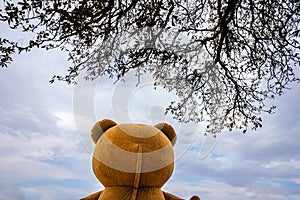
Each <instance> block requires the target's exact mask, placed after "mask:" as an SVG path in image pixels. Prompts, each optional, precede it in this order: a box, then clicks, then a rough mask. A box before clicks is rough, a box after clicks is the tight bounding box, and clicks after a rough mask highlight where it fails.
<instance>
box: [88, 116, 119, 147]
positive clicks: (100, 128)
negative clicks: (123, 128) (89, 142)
mask: <svg viewBox="0 0 300 200" xmlns="http://www.w3.org/2000/svg"><path fill="white" fill-rule="evenodd" d="M116 125H117V123H116V122H114V121H112V120H110V119H104V120H101V121H98V122H96V124H95V125H94V126H93V128H92V130H91V137H92V139H93V141H94V142H95V144H96V143H97V141H98V139H99V138H100V137H101V135H102V134H103V133H104V132H105V131H106V130H108V129H110V128H111V127H113V126H116Z"/></svg>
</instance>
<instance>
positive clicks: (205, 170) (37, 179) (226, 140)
mask: <svg viewBox="0 0 300 200" xmlns="http://www.w3.org/2000/svg"><path fill="white" fill-rule="evenodd" d="M67 65H68V64H67V62H66V56H65V55H64V54H63V53H61V52H59V51H40V50H33V51H32V52H30V53H28V54H21V55H15V56H14V62H13V64H11V65H10V66H9V68H3V69H0V70H1V71H0V84H1V87H0V94H1V98H0V135H1V140H0V163H1V165H0V200H4V199H12V200H23V199H30V200H35V199H41V200H50V199H66V200H68V199H70V200H71V199H79V198H80V197H83V196H86V195H88V194H90V193H92V192H95V191H97V190H100V189H102V188H103V187H102V186H101V184H100V183H99V182H98V181H97V179H96V178H95V177H94V174H93V172H92V169H91V151H92V149H93V143H92V141H91V140H90V138H89V131H90V128H91V127H92V125H93V124H94V123H95V121H96V120H101V119H104V118H110V119H113V120H115V121H117V122H118V123H122V122H128V121H130V122H143V123H147V124H155V123H156V122H160V121H167V122H168V123H170V124H172V125H173V127H174V128H175V130H176V132H177V134H178V142H177V144H176V146H175V158H176V161H175V171H174V173H173V175H172V177H171V178H170V180H169V181H168V182H167V183H166V184H165V186H164V188H163V189H164V190H166V191H168V192H171V193H173V194H175V195H178V196H181V197H183V198H189V197H190V196H192V195H194V194H197V195H199V196H200V197H201V200H219V199H230V200H238V199H239V200H240V199H243V200H248V199H249V200H250V199H256V200H271V199H272V200H274V199H278V200H282V199H289V200H296V199H300V154H299V152H300V140H299V132H300V106H299V99H300V89H299V87H298V86H293V89H292V90H290V91H287V92H286V94H285V95H284V96H282V97H280V98H278V99H277V100H275V101H273V102H271V103H274V104H276V105H277V110H276V113H275V114H273V115H263V120H264V124H263V128H261V129H259V130H257V131H249V132H247V134H246V135H243V134H242V133H241V132H235V131H233V132H226V131H224V132H223V133H222V134H220V135H218V139H217V140H215V141H214V140H213V139H212V138H208V139H207V138H205V137H204V136H203V127H205V124H198V125H197V124H188V125H184V124H180V123H177V122H176V121H175V120H173V119H172V118H171V116H167V117H164V116H163V115H162V114H161V113H162V107H164V106H166V105H167V102H168V101H169V100H172V99H176V95H174V94H170V93H167V92H165V91H163V90H162V89H159V90H158V91H153V90H152V89H151V79H149V78H147V77H146V78H145V80H146V81H144V82H143V83H142V84H140V85H139V86H138V87H137V88H135V87H133V85H135V84H134V83H135V81H136V80H135V79H134V78H132V77H127V81H126V82H121V83H118V84H112V83H111V81H109V80H108V79H107V78H105V77H104V78H100V79H99V80H97V81H96V82H80V84H78V85H77V86H73V85H67V84H66V83H62V82H56V83H54V84H49V82H48V81H49V80H50V78H51V77H52V76H53V75H54V74H64V73H66V70H67ZM205 142H208V143H206V145H208V150H209V149H210V148H212V147H214V148H213V150H212V151H211V152H210V153H208V150H207V149H206V148H205V149H203V148H202V147H203V144H204V143H205ZM215 143H216V145H215V146H213V145H214V144H215ZM207 153H208V154H207Z"/></svg>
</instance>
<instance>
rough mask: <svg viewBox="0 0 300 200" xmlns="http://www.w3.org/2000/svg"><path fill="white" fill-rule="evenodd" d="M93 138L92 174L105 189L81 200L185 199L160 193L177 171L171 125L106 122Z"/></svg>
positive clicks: (96, 128) (97, 126)
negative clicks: (175, 170) (175, 168)
mask: <svg viewBox="0 0 300 200" xmlns="http://www.w3.org/2000/svg"><path fill="white" fill-rule="evenodd" d="M91 137H92V139H93V141H94V142H95V149H94V153H93V158H92V167H93V171H94V174H95V176H96V177H97V179H98V180H99V181H100V182H101V183H102V184H103V186H104V187H105V189H104V190H102V191H99V192H96V193H94V194H91V195H89V196H87V197H85V198H82V199H81V200H180V199H182V198H180V197H177V196H175V195H173V194H170V193H167V192H164V191H162V190H161V188H162V186H163V185H164V184H165V183H166V182H167V180H168V179H169V178H170V176H171V174H172V172H173V169H174V151H173V146H174V145H175V143H176V133H175V131H174V129H173V128H172V126H171V125H169V124H167V123H159V124H157V125H155V126H149V125H145V124H117V123H116V122H114V121H112V120H109V119H104V120H102V121H99V122H97V123H96V124H95V125H94V126H93V128H92V130H91ZM191 200H200V198H199V197H197V196H193V197H192V198H191Z"/></svg>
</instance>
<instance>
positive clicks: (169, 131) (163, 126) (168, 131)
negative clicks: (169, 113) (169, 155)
mask: <svg viewBox="0 0 300 200" xmlns="http://www.w3.org/2000/svg"><path fill="white" fill-rule="evenodd" d="M154 127H156V128H158V129H159V130H161V131H162V132H163V133H164V134H165V135H166V136H167V137H168V138H169V140H170V142H171V143H172V145H173V146H174V145H175V143H176V140H177V137H176V133H175V131H174V129H173V127H172V126H171V125H169V124H167V123H159V124H156V125H155V126H154Z"/></svg>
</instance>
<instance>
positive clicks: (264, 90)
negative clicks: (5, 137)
mask: <svg viewBox="0 0 300 200" xmlns="http://www.w3.org/2000/svg"><path fill="white" fill-rule="evenodd" d="M0 21H2V22H5V23H8V24H9V27H10V28H11V29H18V30H22V31H24V32H30V33H33V35H34V38H33V39H32V40H29V41H28V44H27V45H26V44H25V45H24V44H20V43H19V42H18V41H10V40H8V39H6V38H0V50H1V61H0V65H1V66H2V67H5V66H7V65H8V64H9V63H10V62H11V61H12V58H11V56H12V54H13V53H14V52H23V51H29V50H30V49H32V48H35V47H37V48H44V49H47V50H48V49H53V48H61V49H62V50H64V51H67V52H68V55H69V59H70V60H71V61H72V62H73V66H71V67H70V68H69V73H68V74H67V75H65V76H58V75H56V76H54V77H53V80H51V82H53V81H54V80H55V79H59V80H65V81H67V82H68V83H72V82H74V81H75V78H76V77H77V76H78V74H79V72H82V71H85V72H86V73H87V76H86V78H87V79H92V80H93V79H95V78H97V77H99V76H102V75H104V74H108V75H109V76H110V77H112V78H115V79H117V80H118V79H121V78H122V77H123V76H124V75H125V74H126V73H127V72H128V71H130V70H136V73H137V76H139V75H141V74H143V73H151V74H152V76H153V78H154V79H155V81H156V82H155V85H161V86H163V87H164V88H166V89H167V90H170V91H175V92H176V93H177V95H178V96H179V98H180V102H171V104H170V106H169V107H168V108H167V112H171V113H173V114H174V116H175V117H176V118H177V119H179V120H180V121H184V122H187V121H196V122H198V121H203V120H208V121H209V122H210V126H208V127H207V131H208V132H211V133H216V132H219V131H220V130H222V129H223V128H224V127H227V128H229V129H230V130H231V129H233V128H240V129H243V131H244V132H246V130H247V129H248V127H252V128H254V129H256V128H258V127H261V126H262V120H261V117H260V115H261V112H269V113H271V112H272V111H273V110H274V108H275V106H271V107H267V106H266V105H265V104H266V100H267V99H270V98H274V97H276V96H277V95H281V94H282V93H283V92H284V89H286V88H287V86H288V84H289V83H291V82H299V77H298V76H297V74H296V73H295V70H297V67H299V64H300V56H299V53H300V52H299V48H300V44H299V42H300V41H299V36H300V31H299V27H300V23H299V22H300V3H299V2H298V1H295V0H286V1H267V0H197V1H196V0H139V1H137V0H124V1H123V0H119V1H114V0H102V1H94V0H52V1H50V0H23V1H17V2H16V1H8V0H4V1H3V8H1V14H0Z"/></svg>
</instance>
